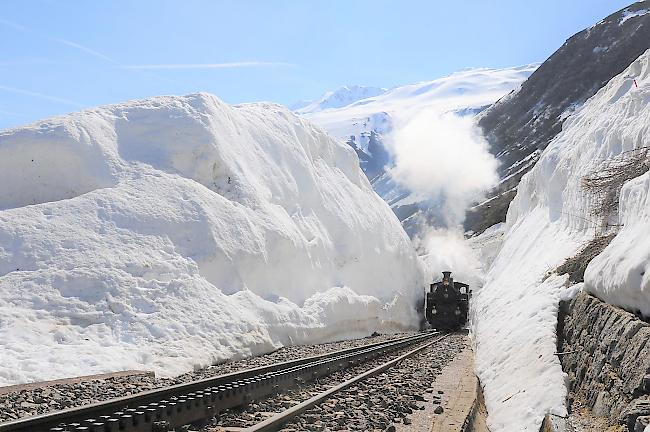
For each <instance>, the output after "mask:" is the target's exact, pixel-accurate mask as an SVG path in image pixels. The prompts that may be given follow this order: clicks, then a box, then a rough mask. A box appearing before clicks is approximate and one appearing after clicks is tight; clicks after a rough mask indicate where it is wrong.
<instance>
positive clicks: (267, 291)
mask: <svg viewBox="0 0 650 432" xmlns="http://www.w3.org/2000/svg"><path fill="white" fill-rule="evenodd" d="M0 182H2V184H3V193H2V194H1V195H0V357H1V358H2V361H1V362H0V385H3V384H11V383H17V382H24V381H30V380H38V379H50V378H57V377H62V376H69V375H73V374H85V373H96V372H103V371H109V370H116V369H126V368H135V369H154V370H155V371H156V372H158V373H162V374H174V373H178V372H182V371H186V370H188V369H191V368H192V367H193V366H194V365H204V364H209V363H211V362H214V361H218V360H221V359H226V358H229V357H232V356H241V355H247V354H251V353H259V352H263V351H268V350H271V349H273V347H277V346H280V345H282V344H289V343H303V342H309V341H321V340H327V339H333V338H345V337H351V336H356V335H366V334H369V333H371V332H372V331H374V330H380V331H390V330H394V329H401V328H405V327H408V326H412V325H415V324H416V323H417V318H416V313H415V311H414V306H415V304H416V301H419V299H420V296H421V287H422V283H423V280H422V271H421V268H420V265H419V263H418V260H417V257H416V256H415V254H414V252H413V251H412V248H411V246H410V242H409V240H408V237H407V236H406V234H405V233H404V231H403V230H402V229H401V227H400V224H399V222H398V220H397V219H396V218H395V216H394V215H393V213H392V212H391V211H390V209H389V208H388V206H387V205H386V204H385V203H384V202H383V201H382V200H381V198H379V197H378V196H377V195H376V194H375V193H374V192H373V191H372V189H371V187H370V185H369V183H368V180H367V179H366V177H365V176H364V175H363V173H362V172H361V170H360V169H359V166H358V160H357V158H356V155H355V153H354V151H353V150H352V149H351V148H349V147H348V146H346V145H344V144H340V143H338V142H336V141H334V140H332V139H330V138H329V137H328V136H327V135H326V134H325V133H324V132H323V131H321V130H320V129H317V128H315V127H313V126H312V125H311V124H310V123H308V122H306V121H304V120H301V119H299V118H297V117H296V116H294V115H293V114H291V113H290V112H289V111H287V110H286V109H285V108H282V107H279V106H276V105H269V104H254V105H242V106H234V107H232V106H228V105H225V104H223V103H222V102H220V101H219V100H218V99H217V98H216V97H214V96H211V95H207V94H196V95H190V96H185V97H157V98H152V99H148V100H143V101H134V102H129V103H124V104H119V105H112V106H106V107H100V108H96V109H92V110H88V111H83V112H79V113H75V114H70V115H67V116H63V117H57V118H52V119H48V120H45V121H42V122H40V123H36V124H33V125H29V126H26V127H22V128H17V129H11V130H6V131H2V132H0Z"/></svg>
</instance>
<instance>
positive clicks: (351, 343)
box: [0, 332, 415, 422]
mask: <svg viewBox="0 0 650 432" xmlns="http://www.w3.org/2000/svg"><path fill="white" fill-rule="evenodd" d="M413 334H415V332H411V333H400V334H392V335H375V336H373V337H367V338H362V339H354V340H347V341H340V342H331V343H324V344H315V345H300V346H291V347H284V348H281V349H279V350H277V351H274V352H272V353H269V354H266V355H261V356H258V357H251V358H246V359H241V360H236V361H232V362H227V363H222V364H219V365H215V366H210V367H208V368H205V369H200V370H197V371H193V372H189V373H186V374H183V375H180V376H177V377H174V378H155V377H153V376H148V375H134V376H122V377H114V378H106V379H93V380H90V381H84V382H77V383H71V384H56V385H51V386H45V387H36V388H30V389H25V390H21V391H14V392H10V393H6V394H2V392H1V391H0V422H4V421H9V420H14V419H18V418H21V417H26V416H30V415H36V414H43V413H46V412H49V411H56V410H61V409H64V408H70V407H75V406H81V405H87V404H90V403H93V402H98V401H104V400H108V399H113V398H116V397H122V396H128V395H131V394H135V393H139V392H142V391H146V390H153V389H156V388H160V387H165V386H169V385H173V384H179V383H184V382H188V381H193V380H198V379H202V378H207V377H211V376H216V375H223V374H226V373H230V372H236V371H240V370H244V369H251V368H255V367H260V366H266V365H270V364H273V363H278V362H283V361H289V360H295V359H297V358H300V357H308V356H314V355H319V354H325V353H328V352H332V351H338V350H342V349H346V348H353V347H356V346H360V345H366V344H370V343H375V342H382V341H385V340H389V339H395V338H399V337H404V336H409V335H413ZM1 389H2V388H0V390H1Z"/></svg>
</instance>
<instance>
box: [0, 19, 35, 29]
mask: <svg viewBox="0 0 650 432" xmlns="http://www.w3.org/2000/svg"><path fill="white" fill-rule="evenodd" d="M0 24H4V25H6V26H8V27H12V28H15V29H16V30H21V31H29V29H28V28H27V27H25V26H23V25H20V24H17V23H15V22H12V21H7V20H6V19H3V18H0Z"/></svg>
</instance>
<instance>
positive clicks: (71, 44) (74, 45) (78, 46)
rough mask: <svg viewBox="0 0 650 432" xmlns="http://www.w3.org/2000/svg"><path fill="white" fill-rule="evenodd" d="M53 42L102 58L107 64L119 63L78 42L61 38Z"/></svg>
mask: <svg viewBox="0 0 650 432" xmlns="http://www.w3.org/2000/svg"><path fill="white" fill-rule="evenodd" d="M52 40H54V41H56V42H58V43H61V44H63V45H67V46H69V47H72V48H76V49H78V50H79V51H83V52H85V53H86V54H90V55H91V56H94V57H97V58H100V59H102V60H106V61H107V62H110V63H117V62H116V61H115V60H113V59H112V58H110V57H109V56H107V55H104V54H102V53H100V52H99V51H95V50H94V49H91V48H88V47H87V46H83V45H81V44H78V43H76V42H72V41H69V40H66V39H60V38H52Z"/></svg>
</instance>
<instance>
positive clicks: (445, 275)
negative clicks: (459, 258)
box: [442, 271, 451, 279]
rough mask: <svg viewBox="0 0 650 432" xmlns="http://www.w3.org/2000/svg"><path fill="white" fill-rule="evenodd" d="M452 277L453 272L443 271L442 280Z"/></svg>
mask: <svg viewBox="0 0 650 432" xmlns="http://www.w3.org/2000/svg"><path fill="white" fill-rule="evenodd" d="M450 277H451V272H450V271H443V272H442V278H443V279H449V278H450Z"/></svg>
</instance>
